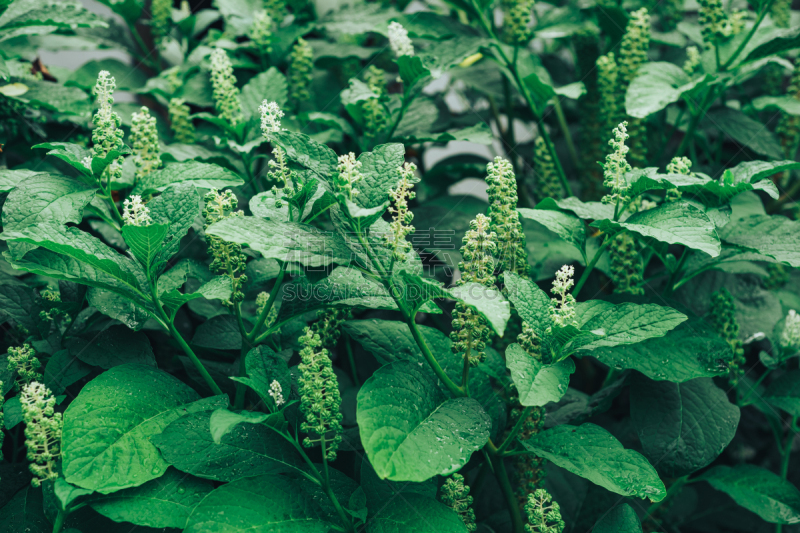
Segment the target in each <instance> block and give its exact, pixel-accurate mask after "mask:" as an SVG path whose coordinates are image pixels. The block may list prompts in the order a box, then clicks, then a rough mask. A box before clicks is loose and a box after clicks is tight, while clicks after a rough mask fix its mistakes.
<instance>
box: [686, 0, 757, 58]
mask: <svg viewBox="0 0 800 533" xmlns="http://www.w3.org/2000/svg"><path fill="white" fill-rule="evenodd" d="M699 4H700V17H699V19H698V22H699V23H700V26H701V27H702V34H703V40H704V41H705V42H706V44H707V45H708V46H709V47H711V46H713V45H714V44H716V43H720V42H722V41H725V40H726V39H728V38H729V37H732V36H734V35H736V34H737V33H739V32H741V31H742V29H744V18H745V16H746V13H745V12H744V11H734V12H733V14H732V15H731V16H730V17H728V15H727V14H726V13H725V10H724V8H723V7H722V0H699Z"/></svg>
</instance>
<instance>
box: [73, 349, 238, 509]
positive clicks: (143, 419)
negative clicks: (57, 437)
mask: <svg viewBox="0 0 800 533" xmlns="http://www.w3.org/2000/svg"><path fill="white" fill-rule="evenodd" d="M198 399H199V396H198V395H197V393H196V392H195V391H193V390H192V389H190V388H189V387H188V386H187V385H185V384H184V383H182V382H180V381H178V380H177V379H176V378H174V377H172V376H170V375H169V374H167V373H165V372H161V371H159V370H157V369H155V368H153V367H151V366H145V365H138V364H128V365H120V366H116V367H114V368H112V369H110V370H108V371H106V372H105V373H103V374H101V375H100V376H98V377H97V378H95V379H94V380H92V381H91V382H90V383H89V384H88V385H86V386H85V387H84V388H83V390H81V392H80V394H78V397H77V398H75V399H74V400H73V401H72V403H71V404H70V405H69V407H68V408H67V410H66V412H65V413H64V430H63V435H64V438H63V452H62V459H63V468H64V477H65V479H66V480H67V481H68V482H70V483H72V484H73V485H77V486H79V487H82V488H85V489H91V490H94V491H96V492H99V493H101V494H108V493H111V492H115V491H118V490H120V489H124V488H129V487H136V486H139V485H141V484H143V483H146V482H147V481H150V480H151V479H156V478H158V477H160V476H161V475H163V474H164V471H165V470H166V468H167V464H168V463H167V462H166V461H165V460H164V459H163V458H162V457H161V455H160V454H159V453H158V450H157V449H156V447H155V446H154V445H153V444H152V443H151V442H150V437H152V436H153V435H157V434H159V433H160V432H161V431H162V430H163V429H164V428H165V427H167V425H168V424H169V423H170V422H172V421H173V420H176V419H177V418H180V417H181V416H183V415H184V414H186V413H190V412H194V411H198V410H203V409H209V408H213V407H218V406H224V405H227V401H228V399H227V397H226V396H219V397H213V398H206V399H204V400H200V401H198Z"/></svg>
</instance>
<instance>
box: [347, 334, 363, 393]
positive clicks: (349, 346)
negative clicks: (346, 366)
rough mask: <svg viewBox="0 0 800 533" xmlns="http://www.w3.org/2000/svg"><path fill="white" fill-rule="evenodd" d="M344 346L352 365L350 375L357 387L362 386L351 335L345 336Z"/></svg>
mask: <svg viewBox="0 0 800 533" xmlns="http://www.w3.org/2000/svg"><path fill="white" fill-rule="evenodd" d="M344 346H345V349H346V350H347V361H348V362H349V363H350V373H351V374H353V384H354V385H355V386H356V387H360V386H361V381H360V380H359V379H358V370H357V369H356V359H355V357H353V340H352V339H351V338H350V336H349V335H347V334H345V339H344Z"/></svg>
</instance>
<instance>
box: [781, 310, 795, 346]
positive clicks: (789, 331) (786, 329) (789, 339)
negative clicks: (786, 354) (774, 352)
mask: <svg viewBox="0 0 800 533" xmlns="http://www.w3.org/2000/svg"><path fill="white" fill-rule="evenodd" d="M780 345H781V348H783V349H784V350H787V349H792V350H796V349H797V348H798V347H800V314H798V313H797V311H795V310H794V309H790V310H789V313H787V315H786V320H785V321H784V324H783V331H782V332H781V340H780Z"/></svg>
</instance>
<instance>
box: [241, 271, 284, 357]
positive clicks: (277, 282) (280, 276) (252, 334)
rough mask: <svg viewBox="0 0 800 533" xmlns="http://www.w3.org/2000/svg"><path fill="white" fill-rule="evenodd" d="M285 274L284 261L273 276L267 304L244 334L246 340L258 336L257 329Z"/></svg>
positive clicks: (252, 339) (270, 306)
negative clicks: (251, 327) (250, 328)
mask: <svg viewBox="0 0 800 533" xmlns="http://www.w3.org/2000/svg"><path fill="white" fill-rule="evenodd" d="M285 275H286V262H284V263H283V264H282V265H281V269H280V270H279V271H278V277H277V278H275V284H274V285H273V286H272V289H271V290H270V291H269V300H267V304H266V305H265V306H264V309H262V310H261V313H259V315H258V318H257V319H256V323H255V325H254V326H253V329H252V330H250V333H247V334H246V338H247V340H248V341H250V342H252V341H254V340H255V339H257V338H258V330H260V329H261V328H262V327H263V326H264V324H265V323H266V321H267V316H268V315H269V312H270V311H271V310H272V306H273V305H275V299H276V298H277V297H278V292H280V289H281V285H282V284H283V278H284V276H285Z"/></svg>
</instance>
